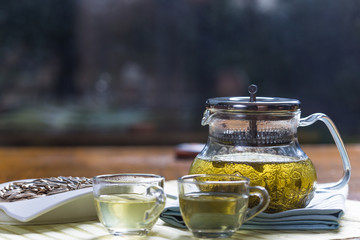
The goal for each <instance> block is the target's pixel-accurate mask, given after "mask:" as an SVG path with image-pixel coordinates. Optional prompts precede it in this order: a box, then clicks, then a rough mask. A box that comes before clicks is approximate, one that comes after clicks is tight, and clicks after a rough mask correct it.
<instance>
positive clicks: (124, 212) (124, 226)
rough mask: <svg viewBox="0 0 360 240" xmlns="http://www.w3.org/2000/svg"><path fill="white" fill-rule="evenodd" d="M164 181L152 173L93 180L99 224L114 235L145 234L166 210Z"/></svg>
mask: <svg viewBox="0 0 360 240" xmlns="http://www.w3.org/2000/svg"><path fill="white" fill-rule="evenodd" d="M164 181H165V179H164V177H162V176H159V175H153V174H115V175H100V176H96V177H94V178H93V193H94V197H95V206H96V211H97V214H98V218H99V220H100V222H101V223H102V224H103V225H104V226H105V227H106V228H107V230H108V231H109V232H110V233H111V234H113V235H115V236H122V235H146V234H147V233H148V232H149V231H150V230H151V229H152V227H153V226H154V225H155V223H156V221H157V220H158V218H159V215H160V213H161V211H162V210H163V209H164V207H165V200H166V198H165V193H164Z"/></svg>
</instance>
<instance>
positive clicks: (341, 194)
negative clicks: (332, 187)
mask: <svg viewBox="0 0 360 240" xmlns="http://www.w3.org/2000/svg"><path fill="white" fill-rule="evenodd" d="M173 187H174V186H173ZM347 193H348V186H346V187H344V188H343V189H341V190H337V191H316V192H315V196H314V198H313V200H312V201H311V202H310V203H309V205H308V206H307V207H306V208H301V209H293V210H289V211H284V212H280V213H273V214H269V213H260V214H259V215H258V216H256V217H255V218H253V219H251V220H250V221H248V222H245V223H244V224H243V225H242V226H241V229H278V230H328V229H337V228H339V221H340V219H341V217H342V216H343V214H344V211H345V200H346V197H347ZM160 219H161V220H163V221H164V222H166V223H168V224H170V225H171V226H174V227H178V228H186V225H185V223H184V221H183V219H182V217H181V213H180V209H179V203H178V201H177V200H173V201H170V203H169V204H168V206H167V207H166V208H165V209H164V211H163V212H162V213H161V215H160Z"/></svg>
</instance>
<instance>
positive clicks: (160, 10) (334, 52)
mask: <svg viewBox="0 0 360 240" xmlns="http://www.w3.org/2000/svg"><path fill="white" fill-rule="evenodd" d="M250 84H257V85H258V87H259V91H258V96H276V97H288V98H296V99H299V100H300V101H301V102H302V106H301V109H302V116H303V117H304V116H306V115H309V114H311V113H314V112H324V113H326V114H327V115H329V116H330V117H331V118H332V119H333V121H334V122H335V123H336V125H337V127H338V128H339V131H340V133H341V134H342V136H343V138H344V141H345V143H352V142H358V139H359V135H360V122H359V120H358V119H359V118H360V107H359V105H360V97H359V90H360V2H359V1H357V0H343V1H338V0H318V1H313V0H180V1H179V0H176V1H175V0H122V1H118V0H103V1H97V0H53V1H44V0H32V1H27V0H17V1H1V2H0V145H130V144H176V143H181V142H188V141H189V142H198V141H199V142H200V141H201V142H203V141H206V137H207V128H206V127H201V125H200V121H201V117H202V112H203V110H204V103H205V101H206V99H208V98H211V97H219V96H243V95H247V94H248V93H247V87H248V86H249V85H250ZM299 135H300V141H301V142H304V143H327V142H332V140H331V137H330V134H329V133H328V132H327V130H326V128H325V127H324V126H322V125H321V124H320V123H317V124H315V125H314V126H313V127H309V128H305V129H303V128H302V129H299Z"/></svg>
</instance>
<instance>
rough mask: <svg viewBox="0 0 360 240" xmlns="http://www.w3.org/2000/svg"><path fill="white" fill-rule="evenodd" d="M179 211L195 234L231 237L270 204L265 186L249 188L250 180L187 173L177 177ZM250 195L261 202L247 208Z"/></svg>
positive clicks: (198, 235)
mask: <svg viewBox="0 0 360 240" xmlns="http://www.w3.org/2000/svg"><path fill="white" fill-rule="evenodd" d="M178 187H179V202H180V211H181V215H182V217H183V219H184V222H185V224H186V226H187V227H188V228H189V230H190V231H191V232H192V233H193V235H194V236H195V237H199V238H217V237H230V236H231V235H233V234H234V233H235V232H236V230H238V229H239V228H240V226H241V225H242V223H243V222H244V221H247V220H249V219H251V218H253V217H255V216H256V215H257V214H259V213H260V212H262V211H263V210H264V209H265V208H266V207H267V206H268V204H269V200H270V199H269V195H268V193H267V191H266V190H265V189H264V188H262V187H257V186H256V187H250V186H249V179H247V178H245V177H242V176H234V175H215V174H214V175H206V174H201V175H188V176H184V177H182V178H180V179H179V180H178ZM249 196H257V197H258V198H259V199H260V202H259V204H258V205H257V206H255V207H254V208H252V209H248V202H249Z"/></svg>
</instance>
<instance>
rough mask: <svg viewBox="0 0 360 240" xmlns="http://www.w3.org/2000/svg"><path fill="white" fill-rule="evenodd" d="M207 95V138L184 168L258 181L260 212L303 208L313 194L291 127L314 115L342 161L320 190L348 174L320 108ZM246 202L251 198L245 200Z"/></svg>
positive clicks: (309, 169)
mask: <svg viewBox="0 0 360 240" xmlns="http://www.w3.org/2000/svg"><path fill="white" fill-rule="evenodd" d="M256 91H257V87H256V85H251V86H250V87H249V93H250V98H249V97H223V98H212V99H208V100H207V102H206V110H205V112H204V116H203V119H202V125H203V126H204V125H209V137H208V142H207V144H206V145H205V147H204V149H203V150H202V151H201V152H200V153H199V154H198V155H197V157H196V158H195V160H194V161H193V163H192V165H191V167H190V174H198V173H207V174H210V173H211V174H238V175H243V176H246V177H248V178H250V180H251V185H257V186H263V187H265V188H266V189H267V191H268V192H269V195H270V199H271V201H270V204H269V207H268V208H267V210H266V211H265V212H268V213H273V212H281V211H285V210H289V209H295V208H303V207H305V206H306V205H307V204H308V203H309V202H310V200H311V199H312V198H313V195H314V192H315V189H316V181H317V176H316V171H315V168H314V166H313V164H312V162H311V160H310V159H309V157H308V156H307V155H306V154H305V152H303V150H302V149H301V148H300V146H299V143H298V139H297V128H298V127H299V126H300V127H305V126H309V125H311V124H313V123H314V122H316V121H318V120H320V121H322V122H324V123H325V124H326V126H327V127H328V129H329V130H330V133H331V135H332V137H333V139H334V141H335V143H336V145H337V148H338V150H339V152H340V156H341V159H342V163H343V168H344V173H343V177H342V178H341V179H340V180H339V181H338V182H336V183H334V184H331V185H326V186H327V187H324V188H323V189H324V190H336V189H339V188H342V187H343V186H345V185H346V184H347V182H348V181H349V179H350V162H349V158H348V155H347V152H346V150H345V147H344V144H343V142H342V140H341V138H340V135H339V133H338V131H337V129H336V127H335V125H334V123H333V122H332V121H331V119H330V118H329V117H328V116H326V115H325V114H323V113H315V114H312V115H310V116H308V117H305V118H300V102H299V101H298V100H296V99H288V98H273V97H257V98H256ZM250 201H252V200H251V199H250Z"/></svg>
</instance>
